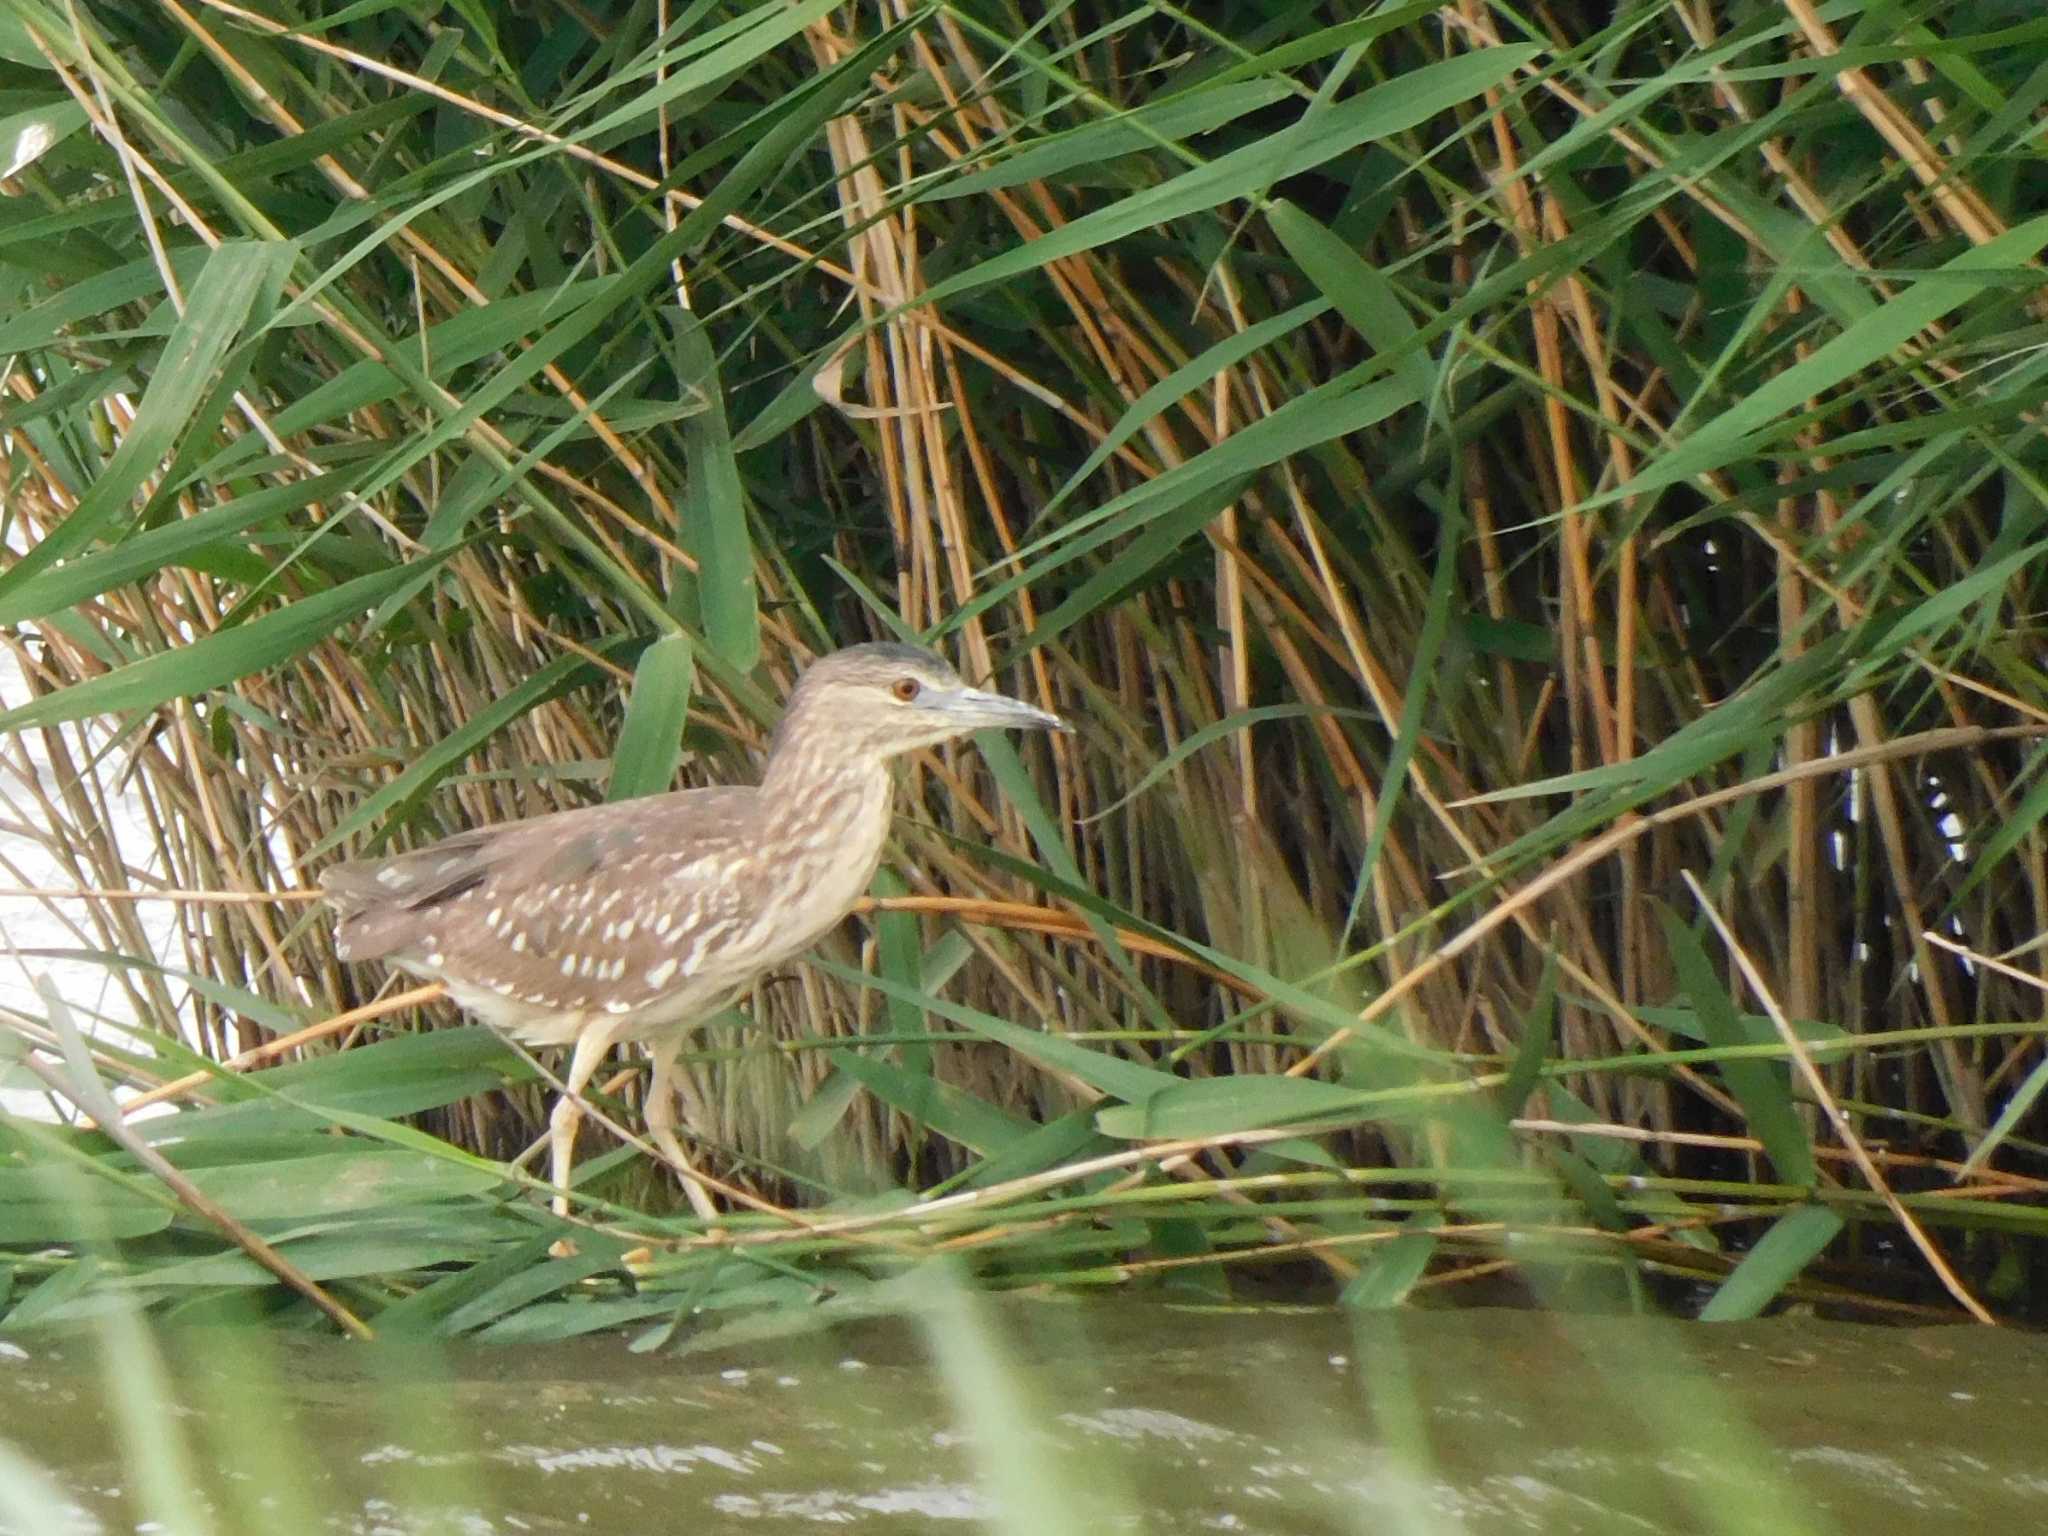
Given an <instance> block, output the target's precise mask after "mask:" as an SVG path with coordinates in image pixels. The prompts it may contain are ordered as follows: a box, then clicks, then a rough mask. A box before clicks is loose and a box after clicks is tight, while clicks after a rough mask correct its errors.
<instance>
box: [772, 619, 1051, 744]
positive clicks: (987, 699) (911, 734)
mask: <svg viewBox="0 0 2048 1536" xmlns="http://www.w3.org/2000/svg"><path fill="white" fill-rule="evenodd" d="M1016 728H1031V729H1036V730H1052V731H1065V730H1070V729H1071V727H1070V726H1069V725H1068V724H1067V723H1066V722H1065V721H1064V720H1062V719H1060V717H1059V716H1058V715H1055V714H1050V713H1048V712H1047V711H1045V710H1042V709H1038V708H1036V707H1034V706H1033V705H1030V704H1026V703H1024V702H1023V701H1022V700H1019V699H1013V698H1010V697H1008V696H1006V695H1004V694H1000V693H990V692H987V691H986V690H984V689H980V688H970V687H968V686H967V684H966V683H964V682H962V681H961V680H960V674H959V673H957V672H955V671H954V670H953V669H952V668H951V667H950V666H948V665H947V664H946V663H945V662H944V661H942V660H941V659H940V658H939V657H937V656H935V655H933V654H932V653H931V652H930V651H925V650H920V649H918V648H917V647H916V646H911V645H896V644H893V643H889V642H882V643H879V644H874V645H855V646H849V647H848V648H847V649H845V650H843V651H834V652H832V654H830V655H829V656H821V657H819V658H818V660H816V661H814V662H813V663H811V665H810V667H809V668H808V669H806V670H805V672H804V674H803V676H802V677H801V678H799V679H798V680H797V685H796V691H795V692H793V693H792V694H791V695H790V698H789V709H788V711H787V712H786V713H785V714H784V715H783V717H782V724H781V725H780V726H779V727H778V728H777V729H776V732H775V742H774V745H773V747H772V748H771V750H770V756H771V757H773V756H777V755H780V754H781V753H782V752H783V751H784V750H785V749H786V748H788V747H790V746H799V747H800V748H801V750H803V751H804V752H805V753H806V754H810V753H820V754H830V755H835V756H837V755H844V756H845V757H847V758H856V757H867V758H887V757H895V756H897V755H898V754H899V753H903V752H913V751H915V750H916V749H917V748H919V747H929V746H933V745H935V744H936V743H938V742H942V741H951V740H952V739H953V738H954V737H956V736H965V735H967V734H968V733H969V732H970V731H982V730H1005V729H1016Z"/></svg>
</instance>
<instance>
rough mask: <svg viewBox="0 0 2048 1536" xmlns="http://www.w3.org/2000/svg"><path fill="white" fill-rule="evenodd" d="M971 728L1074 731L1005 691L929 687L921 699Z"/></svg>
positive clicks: (921, 701)
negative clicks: (941, 689)
mask: <svg viewBox="0 0 2048 1536" xmlns="http://www.w3.org/2000/svg"><path fill="white" fill-rule="evenodd" d="M918 702H919V703H922V704H927V705H929V706H930V707H932V708H933V709H936V710H938V711H939V712H941V713H943V714H945V715H947V716H949V717H950V718H952V719H954V720H956V721H958V722H959V723H960V724H962V725H964V726H966V727H968V728H969V729H970V730H976V731H985V730H1001V731H1010V730H1040V731H1071V730H1073V727H1072V726H1071V725H1069V724H1067V722H1066V721H1064V720H1062V719H1061V718H1060V717H1059V716H1058V715H1055V714H1051V713H1049V712H1047V711H1046V710H1043V709H1039V708H1037V707H1036V706H1034V705H1031V704H1026V703H1025V702H1024V701H1023V700H1022V699H1013V698H1011V697H1010V696H1009V695H1008V694H1006V693H986V692H983V691H982V690H981V689H979V688H949V689H947V690H946V691H944V692H943V693H942V692H939V691H937V690H933V689H927V690H926V691H925V693H924V694H923V696H922V697H921V698H920V699H919V701H918Z"/></svg>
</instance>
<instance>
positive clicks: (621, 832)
mask: <svg viewBox="0 0 2048 1536" xmlns="http://www.w3.org/2000/svg"><path fill="white" fill-rule="evenodd" d="M752 793H753V792H752V791H750V790H729V789H699V790H685V791H682V792H681V793H679V794H674V795H659V796H653V797H650V798H648V799H645V800H626V801H619V802H617V803H615V804H611V805H594V806H587V807H585V808H583V809H580V810H574V811H560V812H557V813H555V814H553V815H549V816H535V817H531V818H529V819H528V820H525V821H515V822H511V823H508V824H507V825H504V826H499V827H484V828H480V829H478V830H476V831H474V832H461V833H457V834H456V835H455V836H454V837H449V838H444V839H443V840H442V841H440V842H438V843H433V844H430V845H429V846H427V847H425V848H419V849H415V850H414V851H412V852H410V853H401V854H396V855H394V856H392V857H390V858H385V859H361V860H356V861H354V862H351V863H346V864H336V865H331V866H330V867H328V868H327V869H324V870H322V871H321V872H320V887H321V889H322V890H323V891H325V892H326V893H327V899H328V900H329V901H330V902H331V903H332V904H333V905H334V908H335V911H336V915H337V920H338V921H337V927H338V937H339V944H338V946H337V947H338V952H339V954H340V956H341V958H342V959H344V960H377V959H383V958H386V957H391V956H398V955H402V954H405V953H407V952H424V951H426V950H428V949H432V948H436V947H441V941H442V940H444V939H445V938H446V937H448V930H449V929H450V928H451V927H452V926H459V919H460V918H461V916H462V914H463V913H465V912H468V911H471V910H474V911H477V912H483V911H488V910H493V909H497V908H500V907H503V906H504V905H505V904H507V903H508V902H510V901H511V900H513V899H515V898H517V897H519V896H521V895H522V894H525V893H529V892H533V891H536V890H540V889H543V888H549V887H555V888H559V887H561V886H563V885H573V884H575V883H576V882H578V881H583V880H588V879H591V878H594V877H597V876H598V875H599V874H600V873H601V872H602V871H604V870H605V869H607V868H608V867H614V866H617V865H619V864H622V863H623V862H624V861H625V860H627V859H628V858H631V857H634V856H635V855H636V854H639V853H641V852H643V851H644V850H645V848H646V846H647V844H648V843H649V841H650V839H653V840H658V841H660V842H662V843H664V844H666V845H669V846H673V845H674V844H675V843H676V842H677V841H678V840H680V841H684V842H688V841H690V840H691V839H692V837H693V836H697V837H702V836H709V837H711V838H712V839H713V841H717V840H718V836H719V834H720V833H721V832H723V831H729V830H731V829H733V828H734V827H735V825H736V823H738V822H740V821H743V820H744V812H745V810H746V809H747V805H746V797H747V796H750V795H751V794H752ZM451 920H453V921H451Z"/></svg>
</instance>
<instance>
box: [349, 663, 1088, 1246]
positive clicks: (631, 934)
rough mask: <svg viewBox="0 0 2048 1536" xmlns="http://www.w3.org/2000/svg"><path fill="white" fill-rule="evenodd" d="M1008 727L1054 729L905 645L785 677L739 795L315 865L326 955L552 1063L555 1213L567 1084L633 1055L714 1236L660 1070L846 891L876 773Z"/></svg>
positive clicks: (876, 807)
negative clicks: (639, 1057) (401, 979)
mask: <svg viewBox="0 0 2048 1536" xmlns="http://www.w3.org/2000/svg"><path fill="white" fill-rule="evenodd" d="M1019 728H1021V729H1038V730H1048V731H1070V730H1071V729H1072V727H1071V726H1069V725H1068V724H1067V722H1066V721H1064V720H1062V719H1061V718H1060V717H1059V716H1058V715H1055V714H1052V713H1050V712H1048V711H1046V710H1043V709H1039V708H1037V707H1035V706H1033V705H1030V704H1026V703H1024V702H1022V701H1021V700H1018V699H1013V698H1011V697H1009V696H1008V695H1005V694H1001V693H993V692H988V691H985V690H982V689H978V688H970V687H969V686H967V684H966V683H965V682H963V681H962V680H961V677H960V675H959V673H958V672H956V671H955V670H954V669H953V668H952V667H951V666H950V665H948V664H947V663H946V662H945V661H944V660H943V659H942V658H940V657H939V656H938V655H936V654H935V653H933V652H931V651H929V650H925V649H922V648H920V647H917V646H912V645H904V644H898V643H895V642H887V641H884V642H875V643H870V644H865V645H855V646H850V647H848V648H846V649H844V650H839V651H834V652H831V653H829V654H827V655H825V656H821V657H820V658H818V659H817V660H816V661H814V662H813V663H812V664H811V665H810V666H809V667H807V668H806V669H805V670H804V671H803V672H802V674H801V675H800V676H799V678H798V680H797V683H796V686H795V688H794V689H793V690H792V692H791V694H790V697H789V701H788V705H787V707H786V708H785V710H784V712H783V716H782V719H781V722H780V723H779V724H778V725H777V727H776V729H775V732H774V734H773V736H772V737H771V738H770V742H769V747H768V754H767V759H766V761H765V763H764V765H763V769H762V773H761V781H760V783H759V784H758V785H715V786H711V787H707V788H699V789H684V790H677V791H673V792H670V793H667V794H660V795H648V796H643V797H641V798H638V799H632V800H621V801H614V802H611V803H609V804H605V805H593V806H585V807H582V808H580V809H576V810H568V811H557V812H554V813H552V814H549V815H542V816H533V817H528V818H526V819H524V820H520V821H513V822H507V823H504V824H501V825H497V826H489V827H480V828H478V829H476V830H474V831H469V832H461V833H458V834H456V835H455V836H453V837H449V838H445V839H443V840H442V841H440V842H437V843H433V844H431V845H429V846H427V847H424V848H419V849H415V850H412V851H410V852H407V853H401V854H397V855H395V856H391V857H386V858H374V859H363V860H355V861H351V862H348V863H342V864H336V865H331V866H329V867H328V868H326V869H324V870H322V871H321V872H320V875H319V883H320V887H321V890H322V892H323V894H324V895H325V897H326V899H327V902H328V904H329V905H330V906H331V907H332V908H333V910H334V913H335V917H336V924H335V930H336V931H335V938H336V942H335V953H336V955H337V956H338V958H340V959H341V960H344V961H348V962H363V961H382V962H383V963H385V964H386V965H389V966H394V967H396V968H397V969H399V970H401V971H404V972H406V973H408V974H409V975H412V976H416V977H419V978H421V979H422V980H430V981H438V982H441V983H442V984H443V985H444V986H445V987H446V988H447V991H448V995H449V997H451V998H452V999H453V1000H454V1001H455V1002H456V1003H457V1004H458V1005H459V1006H460V1007H461V1008H463V1009H464V1010H465V1011H466V1012H468V1013H469V1014H471V1015H472V1016H474V1017H475V1018H477V1019H479V1020H481V1021H482V1022H483V1023H485V1024H487V1025H489V1026H490V1027H491V1028H493V1029H495V1030H498V1031H500V1032H501V1033H503V1034H505V1035H508V1036H510V1037H511V1038H512V1039H514V1040H516V1041H518V1042H519V1043H521V1044H522V1045H527V1046H567V1047H568V1048H569V1065H568V1069H567V1071H566V1072H565V1073H564V1075H563V1079H562V1086H563V1089H564V1091H563V1093H562V1094H561V1096H560V1097H559V1098H558V1099H557V1100H556V1102H555V1105H554V1108H553V1110H552V1111H551V1113H550V1114H549V1117H548V1142H549V1173H550V1177H551V1180H552V1183H553V1185H554V1190H555V1194H554V1199H553V1205H554V1209H555V1211H556V1213H557V1214H558V1215H563V1216H566V1215H567V1213H568V1208H569V1207H568V1189H569V1173H570V1167H571V1162H572V1159H573V1157H574V1150H575V1141H576V1132H577V1129H578V1127H579V1126H580V1123H581V1120H582V1108H581V1105H580V1102H579V1101H580V1100H581V1097H582V1094H583V1090H584V1088H585V1087H586V1086H587V1085H588V1083H589V1081H590V1078H591V1076H592V1074H593V1073H594V1072H595V1071H596V1070H597V1068H598V1065H599V1064H600V1063H601V1062H602V1061H603V1060H604V1059H605V1057H606V1055H607V1054H609V1053H610V1051H611V1050H612V1048H613V1047H614V1046H615V1045H618V1044H620V1043H622V1042H627V1041H634V1042H639V1043H642V1044H644V1045H645V1047H646V1049H647V1052H648V1055H649V1057H650V1059H651V1063H652V1075H651V1077H650V1079H649V1082H648V1088H647V1098H646V1110H645V1115H646V1122H647V1131H648V1134H649V1136H650V1137H651V1138H652V1139H653V1141H654V1143H655V1145H656V1146H657V1147H658V1148H660V1150H661V1152H662V1154H663V1156H665V1157H666V1158H668V1159H669V1161H670V1162H671V1163H672V1164H674V1166H675V1167H676V1169H677V1171H678V1172H679V1173H680V1174H681V1175H682V1178H683V1187H684V1189H685V1191H686V1192H687V1193H688V1195H689V1198H690V1201H691V1204H692V1205H693V1206H694V1207H695V1209H696V1210H697V1212H698V1214H699V1215H700V1216H702V1217H703V1218H704V1219H705V1220H707V1221H715V1220H716V1219H717V1207H716V1205H715V1204H714V1203H713V1202H712V1200H711V1198H710V1195H709V1194H708V1192H707V1191H706V1190H705V1189H704V1187H703V1185H702V1184H701V1183H700V1182H699V1180H698V1177H697V1174H696V1171H695V1169H694V1168H693V1167H692V1165H691V1163H690V1160H689V1159H688V1158H687V1157H686V1156H685V1155H684V1153H683V1149H682V1146H681V1144H680V1143H679V1142H678V1141H677V1139H676V1135H675V1123H676V1122H675V1082H674V1073H675V1070H676V1065H677V1059H678V1057H679V1056H680V1055H681V1052H682V1048H683V1045H684V1043H685V1041H686V1040H687V1038H688V1036H689V1033H690V1031H691V1030H692V1029H693V1028H694V1027H695V1026H696V1025H698V1024H699V1023H701V1022H703V1021H704V1020H705V1019H707V1018H709V1017H710V1016H711V1015H713V1014H715V1013H717V1012H718V1011H719V1010H721V1009H722V1008H724V1007H725V1006H726V1005H727V1004H728V1003H730V1002H731V1001H732V1000H733V999H734V998H735V997H737V996H738V995H740V994H741V993H743V992H745V991H746V990H747V989H749V988H750V987H751V986H752V985H753V983H754V982H755V981H756V980H757V979H758V978H759V977H760V976H761V975H762V974H763V973H765V972H767V971H769V970H772V969H774V968H775V967H777V966H780V965H783V964H784V963H786V962H788V961H790V960H793V959H795V958H796V957H797V956H799V955H801V954H802V953H803V952H804V951H806V950H807V949H809V948H810V947H811V945H812V944H814V943H815V942H816V941H817V940H818V939H819V938H821V937H822V936H823V935H824V934H826V933H827V932H829V931H830V930H831V929H832V928H833V927H835V926H836V925H837V924H838V923H839V922H840V920H841V919H842V918H844V917H845V916H846V914H847V913H848V911H850V910H851V908H852V907H853V905H854V903H855V902H856V901H858V900H859V899H860V897H861V896H862V895H863V894H865V892H866V891H867V888H868V885H869V882H870V881H872V880H873V878H874V875H875V871H876V869H877V868H879V867H880V864H881V860H882V852H883V848H884V845H885V844H886V843H887V841H888V837H889V830H890V826H891V824H892V822H893V819H894V816H893V809H892V807H893V802H894V798H895V794H894V781H893V775H892V773H891V771H890V768H891V760H892V759H895V758H898V757H901V756H902V755H903V754H905V753H908V752H914V751H916V750H918V749H919V748H922V747H930V746H936V745H938V744H939V743H941V742H945V741H950V740H953V739H955V738H957V737H961V736H965V735H967V734H969V733H970V732H973V731H978V730H988V729H1019Z"/></svg>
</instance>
